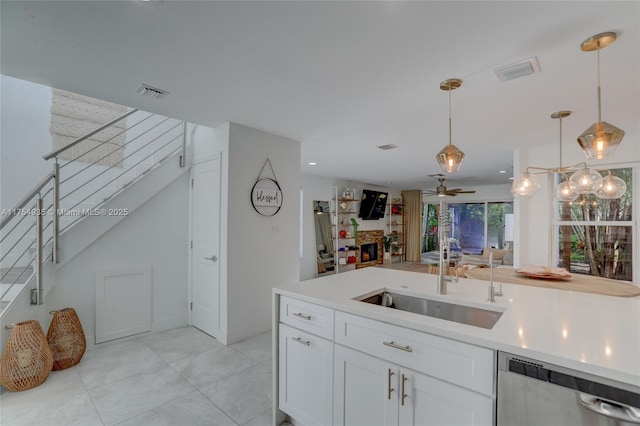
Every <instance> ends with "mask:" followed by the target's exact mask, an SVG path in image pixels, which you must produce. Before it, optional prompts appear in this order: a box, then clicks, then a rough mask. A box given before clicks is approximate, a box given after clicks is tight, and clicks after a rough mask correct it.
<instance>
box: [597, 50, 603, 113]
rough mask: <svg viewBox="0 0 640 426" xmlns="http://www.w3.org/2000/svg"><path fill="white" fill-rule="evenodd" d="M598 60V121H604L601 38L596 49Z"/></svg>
mask: <svg viewBox="0 0 640 426" xmlns="http://www.w3.org/2000/svg"><path fill="white" fill-rule="evenodd" d="M596 53H597V57H598V59H597V61H598V123H600V122H601V121H602V106H601V98H600V40H598V47H597V49H596Z"/></svg>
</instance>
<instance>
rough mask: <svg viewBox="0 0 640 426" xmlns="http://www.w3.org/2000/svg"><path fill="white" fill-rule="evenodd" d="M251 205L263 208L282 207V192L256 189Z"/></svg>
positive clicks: (270, 189) (271, 189)
mask: <svg viewBox="0 0 640 426" xmlns="http://www.w3.org/2000/svg"><path fill="white" fill-rule="evenodd" d="M253 204H254V205H256V206H264V207H280V206H281V205H282V191H280V190H279V189H273V188H257V187H256V188H255V189H254V190H253Z"/></svg>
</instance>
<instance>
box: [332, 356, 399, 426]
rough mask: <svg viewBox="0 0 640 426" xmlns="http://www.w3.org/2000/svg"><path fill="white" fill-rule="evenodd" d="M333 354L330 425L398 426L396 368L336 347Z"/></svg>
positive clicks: (384, 362) (385, 362) (381, 361)
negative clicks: (332, 403) (332, 402)
mask: <svg viewBox="0 0 640 426" xmlns="http://www.w3.org/2000/svg"><path fill="white" fill-rule="evenodd" d="M334 352H335V358H334V366H335V376H334V400H333V401H334V405H333V409H334V417H333V424H334V425H336V426H338V425H340V426H360V425H361V426H378V425H396V424H398V368H397V366H395V365H394V364H392V363H390V362H387V361H383V360H380V359H378V358H374V357H371V356H369V355H366V354H363V353H361V352H356V351H354V350H351V349H347V348H345V347H342V346H339V345H335V348H334Z"/></svg>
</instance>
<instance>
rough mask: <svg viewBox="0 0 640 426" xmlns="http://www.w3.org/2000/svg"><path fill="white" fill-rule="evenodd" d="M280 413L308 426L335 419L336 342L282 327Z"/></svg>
mask: <svg viewBox="0 0 640 426" xmlns="http://www.w3.org/2000/svg"><path fill="white" fill-rule="evenodd" d="M279 339H280V341H279V352H280V353H279V400H280V409H281V410H282V411H284V412H285V413H287V414H289V415H290V416H291V417H292V418H294V419H296V421H298V422H301V423H302V424H305V425H330V424H331V423H332V417H333V410H332V404H333V396H332V392H333V342H330V341H328V340H325V339H323V338H320V337H317V336H314V335H313V334H309V333H305V332H303V331H300V330H298V329H295V328H293V327H289V326H288V325H285V324H280V337H279Z"/></svg>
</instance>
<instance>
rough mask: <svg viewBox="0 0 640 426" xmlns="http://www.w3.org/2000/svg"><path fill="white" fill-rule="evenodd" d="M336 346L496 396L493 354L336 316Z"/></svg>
mask: <svg viewBox="0 0 640 426" xmlns="http://www.w3.org/2000/svg"><path fill="white" fill-rule="evenodd" d="M335 324H336V327H335V329H336V331H335V336H336V337H335V342H336V343H339V344H341V345H345V346H348V347H351V348H353V349H357V350H359V351H362V352H365V353H368V354H371V355H375V356H377V357H380V358H383V359H386V360H389V361H391V362H394V363H396V364H399V365H402V366H405V367H408V368H411V369H413V370H415V371H418V372H422V373H425V374H428V375H430V376H432V377H436V378H439V379H442V380H444V381H447V382H450V383H453V384H456V385H459V386H462V387H465V388H467V389H471V390H474V391H476V392H480V393H483V394H485V395H493V393H494V380H493V378H494V367H495V360H494V359H495V358H494V357H495V354H494V351H492V350H490V349H486V348H480V347H477V346H473V345H469V344H466V343H461V342H456V341H453V340H449V339H445V338H442V337H438V336H433V335H431V334H427V333H422V332H420V331H416V330H410V329H406V328H403V327H398V326H395V325H392V324H387V323H384V322H381V321H376V320H372V319H368V318H362V317H358V316H355V315H351V314H347V313H344V312H336V314H335Z"/></svg>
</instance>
